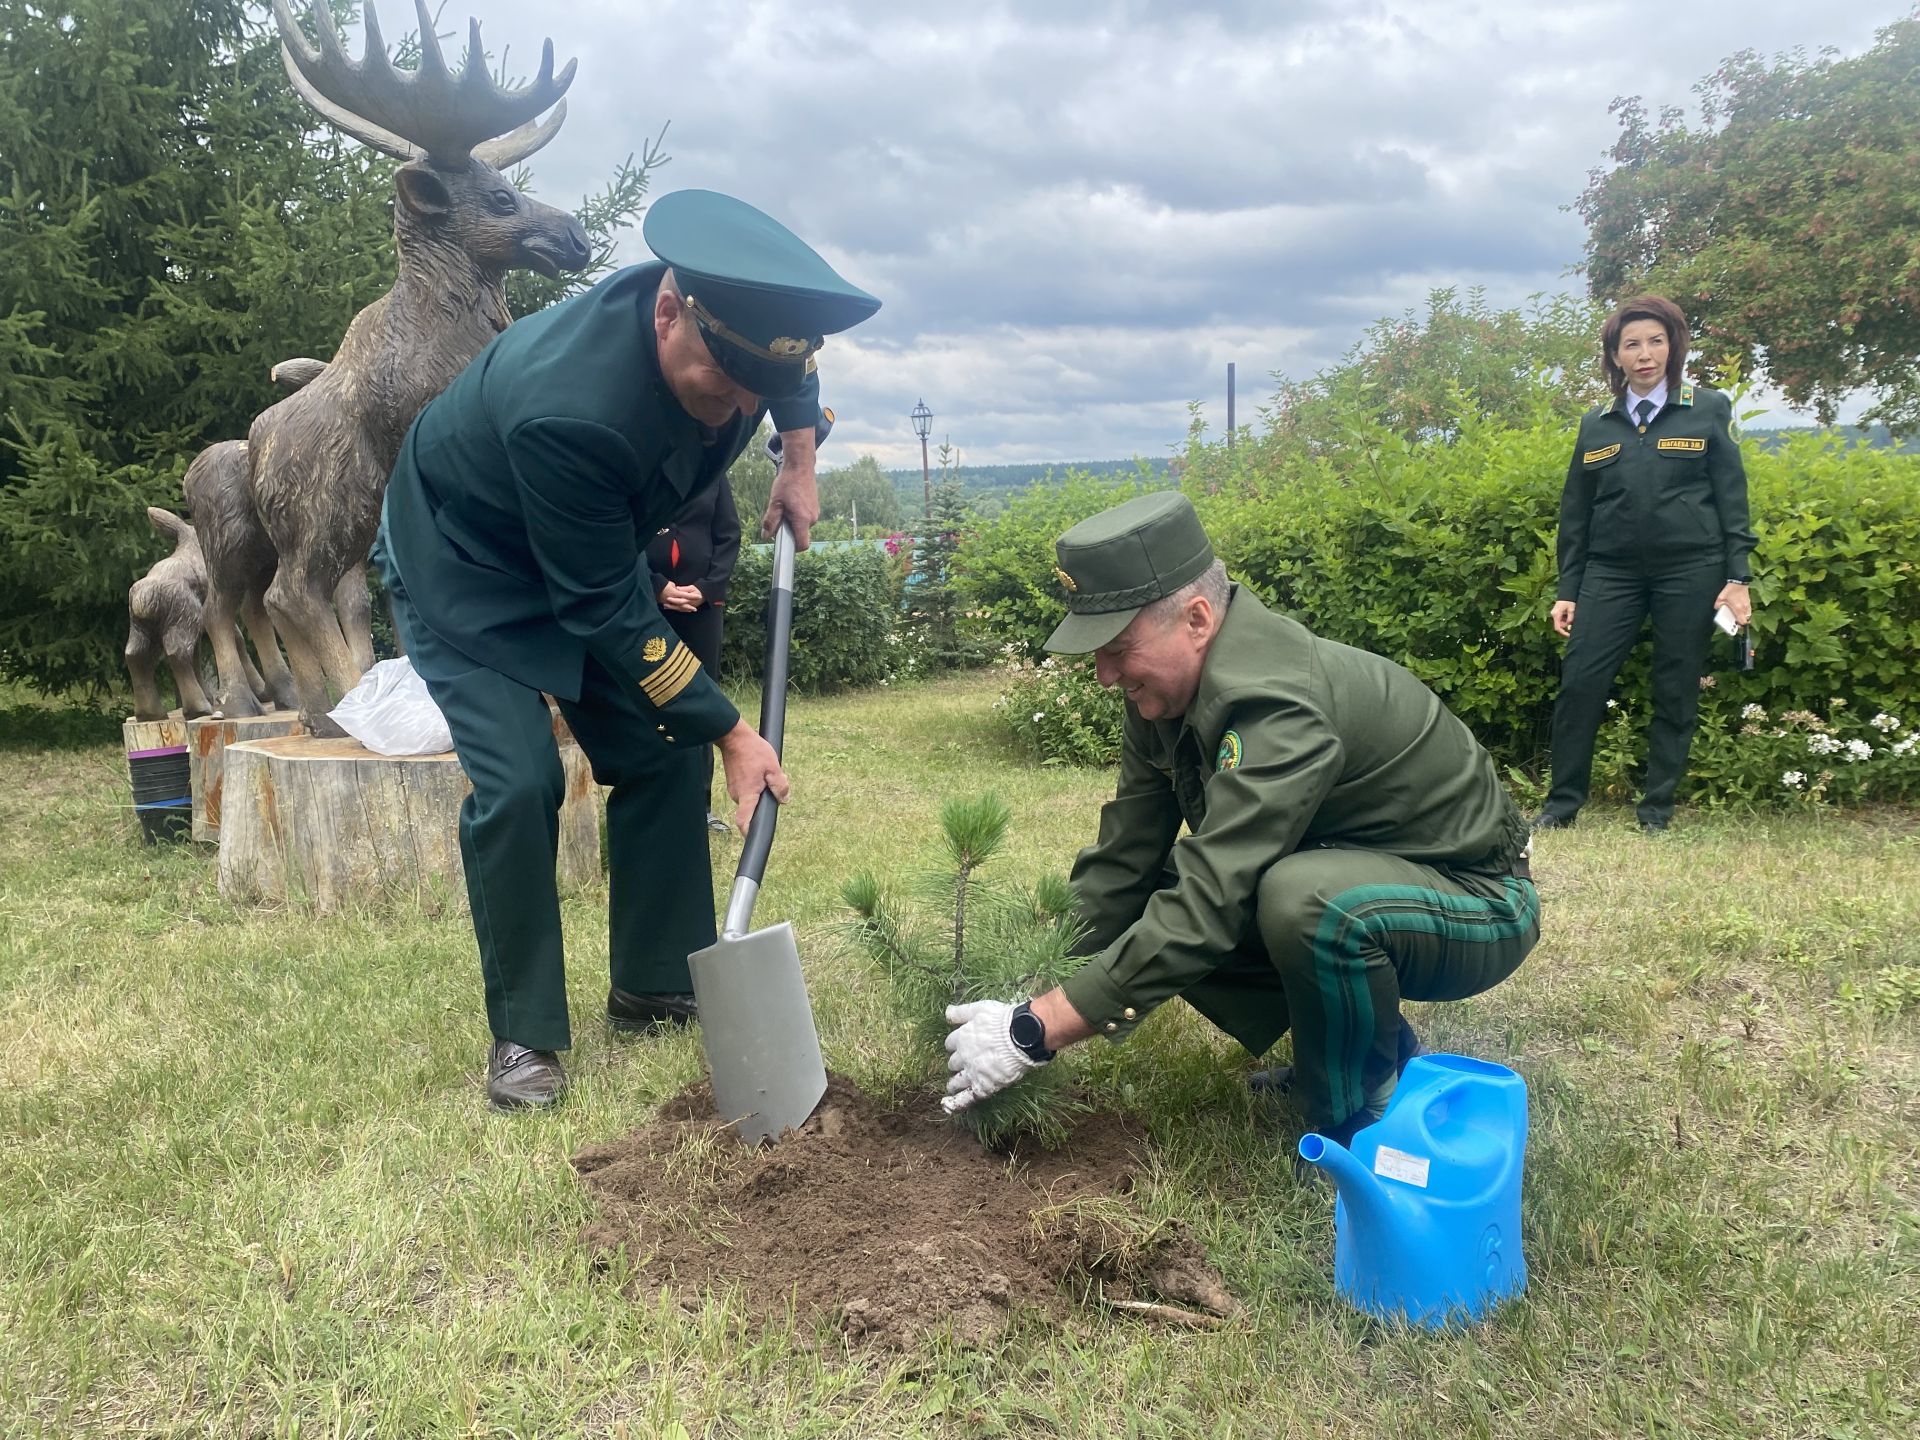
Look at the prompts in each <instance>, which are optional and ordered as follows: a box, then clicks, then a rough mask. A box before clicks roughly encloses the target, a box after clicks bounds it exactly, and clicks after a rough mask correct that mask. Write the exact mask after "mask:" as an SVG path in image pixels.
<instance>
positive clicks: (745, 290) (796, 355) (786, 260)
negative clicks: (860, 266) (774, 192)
mask: <svg viewBox="0 0 1920 1440" xmlns="http://www.w3.org/2000/svg"><path fill="white" fill-rule="evenodd" d="M640 233H641V236H642V237H643V238H644V239H645V240H646V242H647V248H648V249H650V250H651V251H653V253H654V254H655V255H658V256H659V257H660V258H661V259H662V260H664V261H666V263H667V264H668V265H669V266H671V267H672V269H673V274H674V278H675V279H676V280H678V281H679V283H680V296H681V299H682V301H683V303H684V304H685V305H686V307H687V311H688V313H689V314H691V315H692V316H693V318H694V321H695V322H696V323H697V324H698V325H699V327H700V335H701V338H703V339H704V340H705V341H706V342H707V350H708V351H709V352H710V353H711V354H712V356H713V359H714V363H715V364H717V365H719V367H720V368H721V369H722V370H724V371H725V372H726V373H727V375H728V376H729V377H730V378H731V379H732V380H733V381H734V382H735V383H736V384H738V385H742V386H744V387H745V388H747V389H748V390H751V391H752V392H753V393H754V394H756V395H758V396H760V398H761V399H763V400H784V399H786V398H787V397H788V396H790V395H792V394H794V393H795V392H797V391H798V390H799V389H800V387H801V386H802V385H803V384H805V383H806V379H807V376H809V375H810V374H812V373H813V354H814V352H815V351H816V350H818V349H819V348H820V346H821V344H822V342H823V341H824V339H825V337H826V336H828V335H832V334H834V333H835V332H836V331H840V330H846V329H850V328H851V327H853V326H855V325H858V324H859V323H860V322H861V321H862V320H864V319H866V318H867V317H868V316H869V315H871V314H873V312H874V311H876V310H878V309H879V308H880V302H879V301H878V300H876V299H875V298H874V297H873V296H871V295H869V294H867V292H866V291H864V290H862V289H861V288H860V287H859V286H857V285H850V284H848V283H847V282H846V281H845V280H843V279H841V278H840V276H839V275H838V274H836V273H835V272H834V268H833V267H832V266H831V265H829V264H827V262H826V261H825V260H822V259H821V258H820V256H819V255H817V254H816V253H815V252H814V250H813V247H811V246H810V245H808V244H807V243H806V242H805V241H804V240H802V239H801V238H800V237H799V236H797V235H795V234H794V233H793V232H792V231H791V230H789V229H787V227H786V226H784V225H782V224H781V223H780V222H779V221H778V220H775V219H774V218H773V217H772V216H771V215H765V214H762V213H761V212H760V211H758V210H756V209H754V208H753V206H751V205H749V204H747V203H746V202H745V201H744V200H736V199H734V198H733V197H732V196H731V195H720V194H717V193H715V192H714V191H712V190H676V191H674V192H673V193H672V194H671V195H662V196H661V197H660V198H659V199H658V200H656V201H654V202H653V205H652V207H651V208H649V209H648V211H647V218H646V220H645V222H644V223H643V224H642V225H641V227H640Z"/></svg>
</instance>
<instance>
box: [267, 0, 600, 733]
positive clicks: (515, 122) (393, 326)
mask: <svg viewBox="0 0 1920 1440" xmlns="http://www.w3.org/2000/svg"><path fill="white" fill-rule="evenodd" d="M414 8H415V10H416V12H417V13H418V16H419V23H420V68H419V69H418V70H417V71H413V72H406V71H399V70H395V69H394V68H393V66H392V64H391V63H390V62H389V61H388V59H387V51H386V45H385V42H384V41H383V40H382V39H381V36H380V23H379V17H378V16H377V15H376V14H375V12H374V7H373V5H372V4H371V3H369V4H368V5H367V7H366V12H365V14H366V31H367V39H366V53H365V56H364V58H363V59H362V60H361V61H360V62H359V63H357V64H356V63H354V62H353V61H352V60H350V59H349V58H348V56H347V53H346V49H345V47H344V45H343V44H342V42H341V38H340V32H339V31H338V30H337V29H336V28H335V27H334V23H333V17H332V15H331V14H330V13H329V12H328V9H327V6H326V4H325V3H324V0H316V3H314V5H313V6H312V14H313V22H314V27H315V31H316V33H317V35H318V37H319V45H318V48H315V47H314V46H313V45H311V44H309V42H308V41H307V39H306V37H305V36H304V35H303V34H302V33H301V31H300V27H299V25H298V23H297V22H296V21H295V20H294V17H293V15H292V13H291V11H289V9H288V8H287V0H273V14H274V20H275V21H276V23H277V24H278V25H279V27H280V39H281V58H282V60H283V61H284V63H285V65H286V68H287V75H288V77H289V78H290V79H291V80H292V82H293V87H294V89H295V90H296V91H298V92H299V94H300V96H301V98H302V99H304V100H305V101H306V102H307V103H308V104H309V105H310V106H312V107H313V109H314V110H316V111H317V112H319V114H320V116H321V117H322V118H323V119H325V120H326V121H327V123H328V124H330V125H332V126H333V127H334V128H335V129H337V130H340V131H342V132H343V133H345V134H347V135H350V136H352V137H353V138H354V139H356V140H358V141H360V142H361V143H362V144H365V145H370V146H372V147H373V148H374V149H377V150H380V151H383V152H384V153H386V154H388V155H391V156H393V157H395V158H396V159H399V160H403V161H405V162H406V163H405V164H403V165H402V166H401V167H400V169H399V170H398V171H397V172H396V173H395V175H394V190H395V201H396V203H395V205H394V208H393V216H394V225H393V230H394V242H395V245H396V247H397V248H398V250H399V252H400V274H399V278H398V279H396V280H395V281H394V284H393V288H392V289H391V290H390V291H388V292H387V294H386V295H384V296H383V297H381V298H380V299H378V300H376V301H374V302H373V304H371V305H369V306H367V308H366V309H364V310H362V311H361V312H360V313H359V314H358V315H356V316H354V318H353V323H352V324H351V325H349V326H348V327H347V333H346V335H345V337H344V338H343V339H342V340H341V342H340V348H339V349H338V350H337V351H336V352H335V353H334V356H333V359H332V360H331V361H330V362H329V363H328V364H327V365H326V366H325V368H324V369H322V370H321V371H320V372H319V374H318V376H317V378H315V379H313V380H312V381H311V383H309V384H307V385H305V386H304V387H303V388H301V389H299V390H297V391H296V392H295V393H294V394H292V395H290V396H288V397H287V398H286V399H285V400H282V401H280V402H279V403H278V404H277V405H274V406H273V407H272V408H270V409H268V410H265V411H263V412H262V413H261V414H260V415H259V416H258V417H257V418H256V419H255V420H254V422H253V427H252V429H251V430H250V431H249V432H248V437H247V454H248V462H249V467H250V475H251V482H252V489H253V503H254V508H255V510H256V511H257V512H258V514H259V517H260V521H261V523H262V525H263V526H264V527H265V529H266V532H267V534H268V536H269V538H270V539H271V540H272V542H273V548H274V551H275V553H276V555H277V556H278V569H277V570H276V571H275V574H274V577H273V581H272V583H271V584H270V585H269V586H268V587H267V591H266V605H267V612H268V614H269V615H270V616H271V617H272V619H273V624H274V628H275V629H276V630H277V631H278V632H279V635H280V639H281V640H282V642H283V643H284V644H285V645H286V648H287V658H288V661H289V662H290V664H291V666H292V669H293V679H294V688H295V691H296V693H297V695H298V698H299V702H300V712H301V721H302V723H303V724H304V725H305V726H306V727H307V729H308V732H309V733H311V734H320V735H338V734H340V733H341V732H340V730H339V728H338V726H336V725H334V723H333V722H332V721H331V720H329V719H328V718H327V714H326V712H327V710H328V708H329V706H330V704H331V701H330V699H329V696H328V685H329V683H331V684H332V686H333V687H334V689H335V690H336V691H338V692H340V693H342V694H344V693H345V692H346V691H347V690H349V689H351V688H352V687H353V685H354V684H355V683H356V682H357V681H358V680H359V678H360V674H361V672H362V671H363V670H365V669H366V668H367V667H368V666H370V665H371V664H372V663H373V637H372V628H371V623H370V621H371V617H370V615H369V613H368V601H367V586H366V573H365V569H366V560H367V552H368V549H369V548H370V547H371V545H372V543H373V537H374V532H375V530H376V529H377V528H378V525H379V522H380V502H381V499H382V497H383V496H384V495H385V493H386V484H387V475H388V473H389V472H390V471H391V470H392V468H393V462H394V459H395V458H396V456H397V455H398V454H399V450H400V442H401V440H402V439H403V438H404V437H405V435H406V432H407V427H408V426H409V425H411V424H412V423H413V418H414V416H415V415H417V414H418V413H419V411H420V408H421V406H423V405H425V404H426V403H427V401H429V400H430V399H432V398H433V397H434V396H435V395H438V394H439V393H440V392H441V390H443V389H445V388H446V386H447V385H448V384H449V383H450V382H451V381H452V380H453V378H454V376H456V375H458V374H459V373H460V371H461V370H462V369H464V368H465V367H466V365H467V362H468V361H470V360H472V359H473V357H474V356H475V355H477V354H479V353H480V350H481V349H482V347H484V346H485V345H486V343H487V342H488V341H489V340H491V339H492V338H493V337H494V336H495V335H496V334H497V333H499V332H500V331H501V330H504V329H505V328H506V327H507V323H508V321H509V319H510V318H511V317H510V316H509V315H508V313H507V302H506V292H505V289H504V286H503V282H504V280H505V278H506V273H507V271H509V270H512V269H533V270H537V271H539V272H540V273H541V274H543V275H547V276H554V275H558V274H560V273H561V272H562V271H566V270H578V269H583V268H584V267H585V266H586V265H587V264H588V262H589V261H590V260H591V258H592V255H591V251H590V250H589V248H588V245H587V237H586V232H585V231H584V230H583V229H582V228H581V226H580V223H579V221H577V220H575V219H574V217H573V216H571V215H569V214H567V213H566V212H564V211H561V210H556V209H554V208H553V207H551V206H548V205H542V204H540V203H539V202H537V201H535V200H531V199H529V198H528V197H527V196H525V195H522V194H521V193H520V192H519V191H518V190H516V189H515V188H514V187H513V186H512V185H511V184H510V183H509V182H508V180H507V178H506V176H505V175H503V174H501V173H500V172H501V170H502V169H504V168H506V167H508V166H511V165H514V164H517V163H518V162H519V161H521V160H523V159H525V158H526V157H527V156H528V155H531V154H532V153H533V152H534V151H536V150H538V149H539V148H540V147H541V146H542V145H544V144H546V143H547V142H548V141H549V140H551V139H552V138H553V137H554V135H555V134H556V133H557V132H558V131H559V129H560V125H561V122H562V121H563V120H565V118H566V109H567V107H566V103H565V102H564V101H563V100H561V98H560V97H561V96H562V95H563V94H564V93H565V91H566V89H567V86H568V85H570V84H571V83H572V81H573V71H574V62H573V61H568V62H567V65H566V68H565V69H564V70H562V71H561V72H560V74H559V75H557V76H556V75H555V74H554V72H553V42H552V41H551V40H549V41H547V42H546V45H545V48H544V51H543V54H542V56H541V63H540V71H539V74H538V75H537V76H536V77H535V78H534V80H533V82H532V83H531V84H529V85H525V86H521V87H518V88H514V89H507V88H503V87H502V86H500V85H498V84H496V83H495V82H494V80H493V78H492V77H491V76H490V75H489V74H488V73H487V68H486V58H485V55H484V52H483V51H482V50H481V47H480V22H479V21H477V20H476V21H474V22H472V27H471V35H470V39H469V42H468V50H467V59H466V65H465V66H464V68H463V69H462V71H461V73H460V74H459V75H458V76H455V75H454V74H452V73H451V72H450V71H449V70H448V68H447V64H446V61H445V59H444V58H442V56H441V53H440V44H439V41H438V39H437V38H436V37H435V35H434V30H433V20H432V17H431V16H430V15H429V14H428V13H427V7H426V4H425V0H414ZM556 102H559V103H557V104H556ZM550 106H551V107H553V113H552V114H551V115H549V116H547V118H546V120H545V121H541V120H540V119H539V116H540V115H541V114H542V112H544V111H546V110H547V109H548V107H550Z"/></svg>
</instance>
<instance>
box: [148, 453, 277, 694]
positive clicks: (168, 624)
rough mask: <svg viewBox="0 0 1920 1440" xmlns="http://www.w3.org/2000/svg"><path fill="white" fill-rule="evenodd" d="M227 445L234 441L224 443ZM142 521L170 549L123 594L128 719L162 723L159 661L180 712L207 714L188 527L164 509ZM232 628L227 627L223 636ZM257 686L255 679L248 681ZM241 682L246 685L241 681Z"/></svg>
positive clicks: (202, 595)
mask: <svg viewBox="0 0 1920 1440" xmlns="http://www.w3.org/2000/svg"><path fill="white" fill-rule="evenodd" d="M226 443H227V444H229V445H234V446H237V445H238V444H239V443H240V442H239V441H237V440H229V441H227V442H226ZM147 521H148V523H149V524H151V525H152V526H153V528H154V529H155V530H157V531H159V532H160V534H161V536H162V537H163V538H165V539H168V540H171V541H173V550H172V552H171V553H170V554H168V555H167V556H166V558H165V559H163V560H159V561H156V562H155V563H154V565H153V568H152V569H150V570H148V571H147V573H146V574H145V575H142V576H141V577H140V578H139V579H138V580H136V581H134V582H133V588H132V589H131V590H129V591H127V649H126V657H127V670H128V671H129V673H131V674H132V676H133V716H134V719H136V720H164V719H166V718H167V702H166V701H165V700H163V699H161V698H160V686H159V684H158V683H157V680H156V673H157V672H158V670H159V667H160V662H161V661H162V660H165V661H166V662H167V668H168V669H169V670H171V671H172V672H173V685H174V688H175V689H176V690H178V691H179V692H180V713H181V714H182V715H184V716H185V717H186V718H187V719H189V720H193V719H196V718H198V717H199V716H202V715H210V714H212V713H213V704H212V702H211V701H210V700H208V698H207V692H206V690H205V688H204V687H203V686H202V685H201V683H200V670H199V664H198V660H199V649H200V635H201V630H202V620H203V617H204V605H205V601H206V596H207V572H206V567H205V565H204V564H203V563H202V562H201V558H200V543H199V540H198V539H197V538H196V537H195V535H194V533H193V526H191V525H189V524H188V523H187V522H186V521H184V520H182V519H181V518H180V517H179V516H178V515H175V514H174V513H173V512H172V511H170V510H162V509H160V508H158V507H157V506H149V507H148V508H147ZM232 629H233V627H232V626H231V625H229V626H228V627H227V630H228V638H229V641H231V639H232ZM247 668H248V669H249V670H250V669H251V667H247ZM251 679H252V681H253V683H256V684H257V683H259V677H258V676H257V675H254V676H252V677H251ZM243 683H246V682H245V681H243Z"/></svg>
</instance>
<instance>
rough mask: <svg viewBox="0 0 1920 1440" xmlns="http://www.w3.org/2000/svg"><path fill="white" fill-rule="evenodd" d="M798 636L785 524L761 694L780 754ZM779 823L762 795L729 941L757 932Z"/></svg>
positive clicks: (737, 880)
mask: <svg viewBox="0 0 1920 1440" xmlns="http://www.w3.org/2000/svg"><path fill="white" fill-rule="evenodd" d="M792 630H793V531H791V530H789V529H788V528H787V525H786V522H785V521H782V522H781V524H780V528H779V530H778V531H776V532H775V534H774V537H773V586H772V590H771V592H770V593H769V596H768V600H767V667H766V675H765V678H764V680H763V682H762V685H761V692H760V735H761V738H763V739H764V740H765V741H766V742H767V743H768V744H769V745H771V746H772V747H773V753H774V754H775V755H776V756H777V755H779V754H780V747H781V742H782V741H783V740H784V739H785V738H786V730H787V655H788V648H789V641H790V638H791V635H792ZM779 823H780V802H779V801H777V800H775V799H774V798H773V792H772V791H771V790H763V791H761V793H760V803H759V804H758V805H756V806H754V808H753V819H752V821H751V822H749V824H748V825H747V843H746V845H745V846H744V847H743V848H742V849H741V852H740V866H739V868H738V869H737V870H735V871H734V874H733V893H732V894H731V895H729V896H728V897H727V919H726V923H725V924H724V925H723V926H722V927H721V931H720V933H721V934H722V935H724V936H726V937H727V938H728V939H737V938H738V937H739V936H742V935H745V934H746V933H747V931H748V930H750V929H751V928H752V926H753V902H754V901H755V900H756V899H758V898H759V895H760V881H761V879H762V878H763V877H764V876H765V875H766V873H767V856H768V854H769V853H770V852H771V851H772V850H773V831H774V827H775V826H776V825H778V824H779Z"/></svg>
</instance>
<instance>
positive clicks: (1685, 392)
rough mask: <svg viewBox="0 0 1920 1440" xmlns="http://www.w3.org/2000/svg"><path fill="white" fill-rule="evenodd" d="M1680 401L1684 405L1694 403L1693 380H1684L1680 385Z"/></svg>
mask: <svg viewBox="0 0 1920 1440" xmlns="http://www.w3.org/2000/svg"><path fill="white" fill-rule="evenodd" d="M1680 403H1681V404H1682V405H1691V404H1693V382H1692V381H1691V380H1688V381H1685V382H1683V383H1682V384H1681V386H1680Z"/></svg>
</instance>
